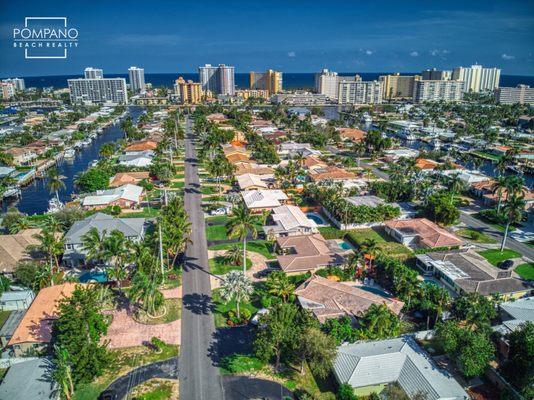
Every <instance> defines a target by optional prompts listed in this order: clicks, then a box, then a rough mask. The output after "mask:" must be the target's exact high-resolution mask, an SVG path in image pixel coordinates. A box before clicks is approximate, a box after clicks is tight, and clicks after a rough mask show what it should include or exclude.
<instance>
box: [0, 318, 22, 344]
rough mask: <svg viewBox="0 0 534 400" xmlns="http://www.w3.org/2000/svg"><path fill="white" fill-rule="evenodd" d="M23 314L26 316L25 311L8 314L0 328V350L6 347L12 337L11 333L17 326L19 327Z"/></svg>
mask: <svg viewBox="0 0 534 400" xmlns="http://www.w3.org/2000/svg"><path fill="white" fill-rule="evenodd" d="M24 314H26V310H19V311H12V312H10V313H9V316H8V317H7V319H6V321H5V322H4V324H3V325H2V326H0V346H1V347H2V348H4V347H6V346H7V344H8V342H9V341H10V340H11V338H12V337H13V333H14V332H15V329H17V326H19V324H20V321H22V318H24Z"/></svg>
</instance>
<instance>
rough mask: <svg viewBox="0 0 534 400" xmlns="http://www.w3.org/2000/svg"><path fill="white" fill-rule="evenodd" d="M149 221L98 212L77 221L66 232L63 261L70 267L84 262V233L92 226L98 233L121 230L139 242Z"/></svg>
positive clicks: (130, 238) (131, 239) (127, 237)
mask: <svg viewBox="0 0 534 400" xmlns="http://www.w3.org/2000/svg"><path fill="white" fill-rule="evenodd" d="M146 226H147V221H146V219H145V218H115V217H113V216H111V215H107V214H103V213H100V212H98V213H96V214H93V215H91V216H89V217H87V218H85V219H84V220H82V221H76V222H75V223H74V224H73V225H72V226H71V228H70V229H69V230H68V232H67V233H66V234H65V237H64V239H63V240H64V243H65V252H64V254H63V262H64V263H65V264H66V265H67V266H70V267H75V266H78V265H80V264H84V262H85V257H86V254H87V252H86V251H85V250H84V249H83V244H82V242H83V239H82V237H83V235H85V234H86V233H87V232H89V231H90V230H91V229H92V228H96V230H97V231H98V233H100V234H103V233H104V232H106V233H108V234H109V233H111V232H112V231H115V230H117V231H120V232H122V233H123V234H124V237H125V238H126V239H127V240H130V241H133V242H139V241H141V240H142V239H143V237H144V235H145V230H146Z"/></svg>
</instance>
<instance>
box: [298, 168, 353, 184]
mask: <svg viewBox="0 0 534 400" xmlns="http://www.w3.org/2000/svg"><path fill="white" fill-rule="evenodd" d="M308 177H309V178H310V180H311V181H312V182H314V183H319V182H322V181H325V180H329V181H334V182H335V181H343V182H345V181H347V180H352V179H356V174H354V173H352V172H349V171H347V170H345V169H343V168H339V167H336V166H334V165H329V166H326V167H314V168H311V169H309V170H308Z"/></svg>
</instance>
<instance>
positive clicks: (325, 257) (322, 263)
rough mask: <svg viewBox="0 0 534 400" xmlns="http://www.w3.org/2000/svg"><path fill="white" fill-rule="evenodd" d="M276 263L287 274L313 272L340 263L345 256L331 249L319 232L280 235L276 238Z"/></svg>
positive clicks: (343, 260)
mask: <svg viewBox="0 0 534 400" xmlns="http://www.w3.org/2000/svg"><path fill="white" fill-rule="evenodd" d="M276 250H277V252H278V254H279V255H278V256H277V257H276V259H277V260H278V264H279V265H280V268H281V269H282V271H284V272H285V273H287V274H300V273H305V272H314V271H317V270H318V269H321V268H325V267H328V266H336V265H342V264H343V263H344V262H345V258H344V257H343V256H342V255H340V254H338V253H336V252H334V251H332V249H331V247H330V245H329V243H328V241H327V240H326V239H325V238H324V237H323V236H322V235H321V234H320V233H314V234H312V235H300V236H281V237H278V238H277V239H276Z"/></svg>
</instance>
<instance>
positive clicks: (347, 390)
mask: <svg viewBox="0 0 534 400" xmlns="http://www.w3.org/2000/svg"><path fill="white" fill-rule="evenodd" d="M336 400H358V397H357V396H356V395H355V394H354V388H353V387H352V386H350V385H349V384H348V383H343V384H341V385H339V390H338V391H337V395H336Z"/></svg>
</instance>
